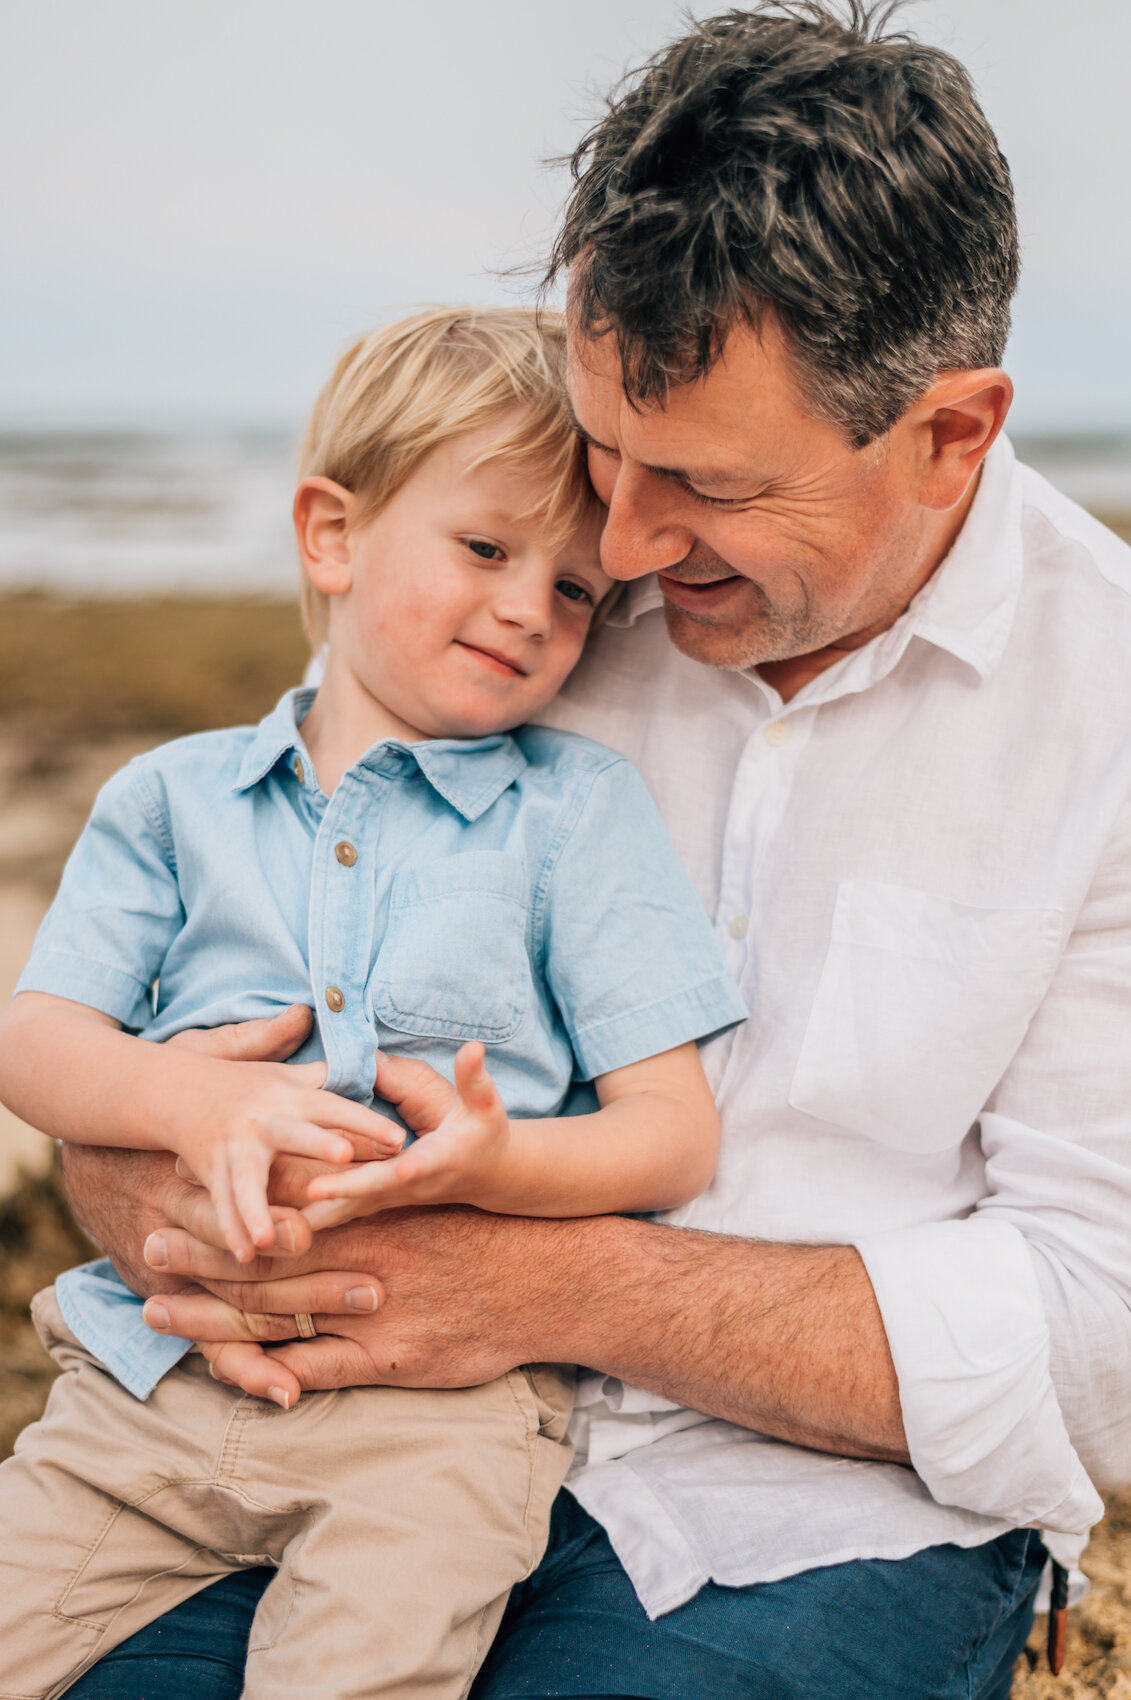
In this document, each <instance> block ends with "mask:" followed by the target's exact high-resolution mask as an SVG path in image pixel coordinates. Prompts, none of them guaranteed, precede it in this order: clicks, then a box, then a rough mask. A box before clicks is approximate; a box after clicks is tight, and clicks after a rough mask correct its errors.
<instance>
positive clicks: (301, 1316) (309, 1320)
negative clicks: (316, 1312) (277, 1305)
mask: <svg viewBox="0 0 1131 1700" xmlns="http://www.w3.org/2000/svg"><path fill="white" fill-rule="evenodd" d="M295 1327H296V1328H297V1329H298V1331H299V1337H300V1338H301V1339H303V1340H313V1339H314V1336H315V1335H316V1334H317V1333H318V1330H317V1328H315V1326H314V1318H313V1317H312V1316H311V1314H310V1312H309V1311H308V1310H297V1311H296V1312H295Z"/></svg>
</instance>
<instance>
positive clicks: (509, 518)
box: [295, 422, 612, 790]
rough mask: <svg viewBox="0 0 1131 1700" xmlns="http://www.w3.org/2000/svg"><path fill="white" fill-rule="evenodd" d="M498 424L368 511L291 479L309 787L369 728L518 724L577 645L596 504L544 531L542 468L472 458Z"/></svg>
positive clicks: (569, 664)
mask: <svg viewBox="0 0 1131 1700" xmlns="http://www.w3.org/2000/svg"><path fill="white" fill-rule="evenodd" d="M498 437H499V423H498V422H494V423H492V424H491V425H489V426H487V427H484V428H483V429H481V430H479V431H471V432H465V433H464V434H463V435H461V436H459V437H455V438H452V439H451V440H450V441H449V442H446V443H442V444H440V446H439V447H437V448H435V449H433V450H432V452H431V453H430V454H429V455H427V456H426V458H425V459H424V460H423V461H422V463H421V464H420V466H419V467H417V469H416V471H415V472H414V473H413V474H412V476H411V477H410V478H408V479H407V480H406V482H405V483H404V484H403V485H402V486H401V488H400V489H399V490H398V491H397V493H396V494H395V495H394V496H393V497H392V498H391V499H390V500H389V501H388V502H386V503H385V505H384V506H383V507H382V508H381V509H380V510H379V511H378V512H377V513H376V514H375V515H373V516H372V517H369V518H366V517H364V516H363V514H362V511H361V505H360V502H359V500H358V498H357V497H356V496H355V495H353V494H351V493H350V492H349V491H346V490H344V489H342V488H341V487H340V486H338V485H336V484H333V483H331V481H330V480H328V479H323V478H313V479H307V480H306V481H305V482H304V483H303V485H301V486H300V488H299V492H298V495H297V497H296V502H295V515H296V528H297V531H298V536H299V546H300V550H301V552H302V554H303V562H304V566H305V567H306V570H307V572H308V573H309V574H310V576H311V578H312V580H313V581H314V582H315V584H317V586H318V588H319V589H321V590H324V591H326V592H327V593H328V595H329V597H330V653H329V658H328V661H327V666H326V673H325V677H324V680H323V683H322V686H321V688H320V690H319V695H318V698H317V700H316V702H315V704H314V706H313V707H312V708H311V711H310V713H309V715H308V716H307V719H306V721H305V722H304V724H303V734H304V737H305V739H306V742H307V745H308V747H309V748H310V752H311V756H312V757H313V759H314V761H315V764H316V766H317V767H318V770H319V780H320V783H321V784H322V788H323V790H326V789H327V783H328V781H332V782H336V779H337V778H338V777H340V774H341V773H342V772H344V771H345V769H346V768H347V767H349V766H351V765H352V763H353V762H354V761H356V760H357V758H358V757H359V756H360V755H361V754H362V753H363V752H364V751H365V750H366V749H368V748H369V746H370V745H371V744H373V743H375V742H377V741H378V740H379V739H381V738H385V737H400V738H405V739H409V740H412V739H419V738H478V737H483V736H485V735H486V734H488V733H491V732H499V731H504V730H508V729H509V728H511V727H514V726H519V725H521V724H522V723H523V722H524V721H526V720H529V719H530V718H531V716H532V715H534V714H536V713H537V712H538V711H539V710H540V709H541V708H544V707H545V705H546V704H547V703H548V702H549V701H550V700H551V698H552V697H553V696H554V695H555V694H556V693H557V691H558V689H559V688H560V686H561V685H562V683H563V682H564V680H565V678H566V676H567V675H568V673H569V672H570V671H571V669H572V668H573V666H574V664H575V663H576V661H577V660H578V658H579V656H580V654H581V650H582V647H583V646H584V643H585V639H586V637H587V635H588V632H589V627H590V624H591V622H592V618H593V612H594V609H595V608H596V606H597V604H598V603H599V602H600V600H601V598H602V597H603V596H604V594H605V593H606V591H607V590H608V589H609V588H610V586H611V583H612V581H611V580H610V579H609V578H608V577H607V576H606V574H605V573H604V572H603V571H602V569H601V565H600V556H599V540H600V531H601V523H602V520H603V517H604V512H603V509H601V507H600V506H599V504H598V503H597V502H596V501H595V502H594V504H593V508H592V512H591V514H590V515H589V516H588V517H587V519H586V520H585V521H584V522H583V523H582V525H581V527H580V528H579V530H578V531H576V532H575V533H574V534H573V535H572V536H571V537H569V538H567V539H566V540H565V541H564V543H563V542H557V541H555V540H553V539H547V536H546V529H547V528H546V523H545V520H544V518H543V512H542V510H543V508H544V504H545V500H546V487H545V486H546V481H545V478H544V476H543V475H542V474H541V473H540V472H539V471H536V470H533V469H531V468H523V467H516V466H513V465H509V464H507V463H506V462H503V461H499V460H491V459H484V458H483V457H484V455H485V454H486V453H488V452H489V451H490V449H491V447H492V445H493V444H494V443H495V442H496V441H497V440H498ZM331 749H332V750H333V755H332V756H331V755H330V751H331ZM347 758H348V759H347ZM324 761H325V763H326V766H327V771H326V772H325V773H323V764H324Z"/></svg>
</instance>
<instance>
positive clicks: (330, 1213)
mask: <svg viewBox="0 0 1131 1700" xmlns="http://www.w3.org/2000/svg"><path fill="white" fill-rule="evenodd" d="M302 1213H303V1215H304V1216H305V1218H306V1220H307V1222H308V1223H309V1225H310V1226H311V1228H313V1229H314V1231H315V1233H319V1232H321V1230H322V1229H323V1228H340V1227H341V1226H342V1224H343V1223H344V1222H356V1221H357V1220H358V1218H359V1217H362V1216H368V1215H369V1214H370V1211H369V1209H368V1207H367V1205H366V1203H365V1200H364V1199H362V1200H361V1202H360V1203H358V1202H357V1201H356V1200H354V1199H352V1198H335V1199H330V1198H323V1199H320V1200H319V1202H318V1203H317V1204H307V1205H304V1206H303V1212H302Z"/></svg>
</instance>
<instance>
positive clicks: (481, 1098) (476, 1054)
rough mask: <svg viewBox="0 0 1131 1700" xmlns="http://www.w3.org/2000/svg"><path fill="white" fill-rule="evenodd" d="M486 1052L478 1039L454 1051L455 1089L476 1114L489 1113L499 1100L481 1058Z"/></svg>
mask: <svg viewBox="0 0 1131 1700" xmlns="http://www.w3.org/2000/svg"><path fill="white" fill-rule="evenodd" d="M486 1054H487V1053H486V1051H485V1050H484V1049H483V1046H482V1045H481V1044H480V1043H479V1041H478V1039H473V1040H471V1041H470V1042H469V1043H468V1044H466V1045H461V1046H460V1048H459V1050H458V1051H457V1052H456V1061H455V1077H456V1091H457V1092H458V1093H459V1095H460V1099H461V1100H462V1102H463V1103H464V1104H465V1105H466V1107H467V1108H468V1109H469V1110H471V1111H472V1113H473V1114H474V1115H477V1116H484V1115H489V1114H490V1112H491V1111H492V1110H493V1109H494V1108H495V1106H496V1104H497V1103H498V1102H499V1094H498V1093H497V1092H496V1091H495V1083H494V1081H493V1080H492V1079H491V1076H490V1075H489V1074H488V1073H487V1065H486V1063H485V1062H484V1060H483V1059H484V1057H485V1056H486Z"/></svg>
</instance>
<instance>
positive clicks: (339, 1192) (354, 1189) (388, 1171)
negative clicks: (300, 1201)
mask: <svg viewBox="0 0 1131 1700" xmlns="http://www.w3.org/2000/svg"><path fill="white" fill-rule="evenodd" d="M412 1149H413V1150H415V1149H416V1147H415V1146H413V1148H412ZM407 1160H408V1159H407V1156H406V1157H399V1158H397V1159H396V1161H392V1162H390V1161H386V1162H384V1163H355V1164H354V1165H353V1166H352V1167H351V1168H349V1169H341V1170H339V1171H337V1172H336V1173H335V1174H330V1175H316V1176H315V1177H314V1179H313V1180H312V1181H311V1183H310V1188H309V1197H310V1199H311V1201H312V1202H313V1201H314V1200H315V1199H321V1198H369V1197H374V1198H375V1197H377V1196H378V1195H379V1194H381V1193H385V1192H389V1191H391V1190H392V1189H394V1188H395V1187H396V1185H397V1183H398V1181H400V1180H401V1179H403V1175H402V1173H401V1171H402V1166H403V1165H404V1163H405V1162H407ZM309 1219H310V1218H309V1217H308V1218H307V1220H308V1221H309Z"/></svg>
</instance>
